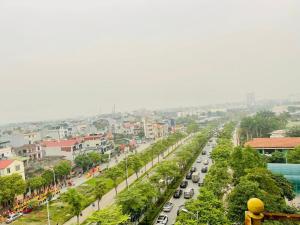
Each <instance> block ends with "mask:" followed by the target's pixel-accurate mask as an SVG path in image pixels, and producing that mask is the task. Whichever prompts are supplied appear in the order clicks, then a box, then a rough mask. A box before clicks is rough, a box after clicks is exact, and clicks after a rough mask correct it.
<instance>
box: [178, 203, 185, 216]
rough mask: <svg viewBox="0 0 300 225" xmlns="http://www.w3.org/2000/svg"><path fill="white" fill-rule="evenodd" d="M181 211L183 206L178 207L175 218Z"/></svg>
mask: <svg viewBox="0 0 300 225" xmlns="http://www.w3.org/2000/svg"><path fill="white" fill-rule="evenodd" d="M183 209H185V208H184V205H180V206H179V207H178V209H177V216H179V213H180V212H181V211H182V210H183Z"/></svg>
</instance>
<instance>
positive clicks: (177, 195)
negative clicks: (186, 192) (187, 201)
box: [173, 189, 182, 198]
mask: <svg viewBox="0 0 300 225" xmlns="http://www.w3.org/2000/svg"><path fill="white" fill-rule="evenodd" d="M181 195H182V190H180V189H178V190H176V191H175V193H174V195H173V197H174V198H180V197H181Z"/></svg>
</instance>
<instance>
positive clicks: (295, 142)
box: [245, 137, 300, 148]
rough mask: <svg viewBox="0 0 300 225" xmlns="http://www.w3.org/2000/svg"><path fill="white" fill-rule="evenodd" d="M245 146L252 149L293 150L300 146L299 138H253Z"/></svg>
mask: <svg viewBox="0 0 300 225" xmlns="http://www.w3.org/2000/svg"><path fill="white" fill-rule="evenodd" d="M245 146H250V147H252V148H295V147H297V146H300V137H284V138H254V139H253V140H251V141H248V142H247V143H246V144H245Z"/></svg>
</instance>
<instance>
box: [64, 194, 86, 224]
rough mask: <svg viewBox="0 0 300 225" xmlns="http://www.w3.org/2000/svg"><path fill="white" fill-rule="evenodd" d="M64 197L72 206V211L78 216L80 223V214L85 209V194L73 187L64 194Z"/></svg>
mask: <svg viewBox="0 0 300 225" xmlns="http://www.w3.org/2000/svg"><path fill="white" fill-rule="evenodd" d="M62 199H63V201H64V202H66V203H67V204H68V205H69V206H70V207H71V212H72V213H73V214H75V215H76V216H77V224H79V215H80V213H81V211H82V209H83V205H82V202H83V196H82V194H80V193H79V192H78V191H77V190H76V189H74V188H71V189H70V190H68V191H67V192H66V193H65V194H63V195H62Z"/></svg>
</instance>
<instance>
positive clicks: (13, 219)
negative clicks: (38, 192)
mask: <svg viewBox="0 0 300 225" xmlns="http://www.w3.org/2000/svg"><path fill="white" fill-rule="evenodd" d="M22 215H23V213H15V214H10V215H9V216H8V218H7V219H6V223H12V222H13V221H15V220H16V219H18V218H19V217H21V216H22Z"/></svg>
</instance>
